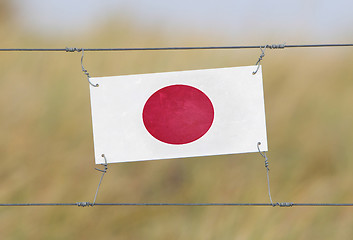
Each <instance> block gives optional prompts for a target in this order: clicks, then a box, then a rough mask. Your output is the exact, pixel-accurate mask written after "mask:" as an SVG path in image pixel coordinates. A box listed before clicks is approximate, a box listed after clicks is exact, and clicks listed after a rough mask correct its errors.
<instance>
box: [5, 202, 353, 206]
mask: <svg viewBox="0 0 353 240" xmlns="http://www.w3.org/2000/svg"><path fill="white" fill-rule="evenodd" d="M37 206H78V207H87V206H91V207H93V206H156V207H158V206H190V207H192V206H200V207H207V206H233V207H235V206H243V207H246V206H248V207H250V206H262V207H276V206H279V207H353V203H292V202H284V203H273V204H272V203H90V202H77V203H1V204H0V207H37Z"/></svg>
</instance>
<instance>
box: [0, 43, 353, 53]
mask: <svg viewBox="0 0 353 240" xmlns="http://www.w3.org/2000/svg"><path fill="white" fill-rule="evenodd" d="M265 47H266V48H269V49H284V48H315V47H353V43H342V44H337V43H333V44H302V45H300V44H296V45H286V44H272V45H252V46H204V47H146V48H142V47H141V48H139V47H137V48H0V51H2V52H15V51H17V52H81V51H82V50H84V51H86V52H87V51H163V50H166V51H171V50H217V49H218V50H221V49H255V48H265Z"/></svg>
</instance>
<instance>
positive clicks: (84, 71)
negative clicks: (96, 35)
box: [69, 48, 99, 87]
mask: <svg viewBox="0 0 353 240" xmlns="http://www.w3.org/2000/svg"><path fill="white" fill-rule="evenodd" d="M69 50H72V51H82V56H81V68H82V72H83V73H84V74H85V75H86V76H87V81H88V82H89V84H91V86H92V87H99V84H98V83H97V84H93V83H92V82H91V81H90V78H91V76H90V75H89V73H88V71H87V70H86V69H85V68H84V66H83V57H84V54H85V51H84V49H83V48H81V49H78V48H70V49H69Z"/></svg>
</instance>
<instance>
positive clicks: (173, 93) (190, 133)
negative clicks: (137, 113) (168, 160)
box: [142, 85, 214, 144]
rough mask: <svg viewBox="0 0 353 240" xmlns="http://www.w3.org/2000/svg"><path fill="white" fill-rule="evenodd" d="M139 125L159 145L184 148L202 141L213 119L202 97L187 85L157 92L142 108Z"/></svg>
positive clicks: (165, 88) (206, 100)
mask: <svg viewBox="0 0 353 240" xmlns="http://www.w3.org/2000/svg"><path fill="white" fill-rule="evenodd" d="M142 117H143V123H144V125H145V127H146V129H147V131H148V132H149V133H150V134H151V135H152V136H153V137H155V138H156V139H158V140H159V141H162V142H164V143H169V144H186V143H190V142H193V141H195V140H197V139H199V138H200V137H202V136H203V135H204V134H205V133H206V132H207V131H208V130H209V129H210V127H211V125H212V123H213V119H214V109H213V105H212V102H211V101H210V99H209V98H208V97H207V96H206V94H205V93H203V92H202V91H200V90H199V89H197V88H194V87H191V86H187V85H171V86H167V87H164V88H161V89H159V90H158V91H156V92H155V93H153V94H152V96H151V97H150V98H149V99H148V100H147V102H146V103H145V106H144V108H143V113H142Z"/></svg>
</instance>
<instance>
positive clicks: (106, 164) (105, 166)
mask: <svg viewBox="0 0 353 240" xmlns="http://www.w3.org/2000/svg"><path fill="white" fill-rule="evenodd" d="M102 157H103V158H104V164H102V165H103V166H104V169H103V170H102V169H99V168H95V169H96V170H97V171H100V172H102V176H101V179H100V181H99V184H98V187H97V190H96V194H95V195H94V200H93V203H92V206H94V204H95V203H96V199H97V195H98V191H99V187H100V186H101V183H102V180H103V177H104V174H105V173H106V172H107V170H108V163H107V158H106V157H105V155H104V154H102Z"/></svg>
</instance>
